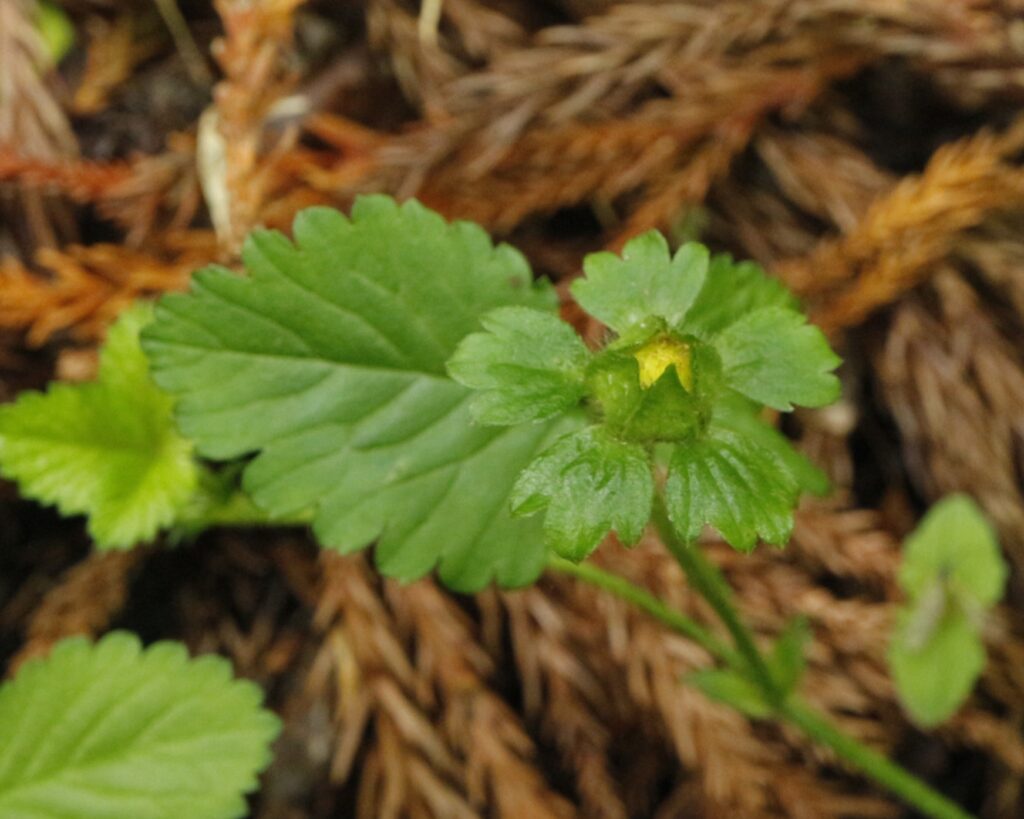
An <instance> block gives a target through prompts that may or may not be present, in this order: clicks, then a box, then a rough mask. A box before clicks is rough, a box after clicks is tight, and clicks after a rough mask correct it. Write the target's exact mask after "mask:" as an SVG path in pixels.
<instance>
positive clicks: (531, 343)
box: [448, 307, 590, 425]
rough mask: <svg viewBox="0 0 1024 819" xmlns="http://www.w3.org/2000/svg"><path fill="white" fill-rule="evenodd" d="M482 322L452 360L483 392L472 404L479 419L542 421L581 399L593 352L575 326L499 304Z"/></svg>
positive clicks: (454, 372) (463, 379)
mask: <svg viewBox="0 0 1024 819" xmlns="http://www.w3.org/2000/svg"><path fill="white" fill-rule="evenodd" d="M482 323H483V326H484V330H485V331H486V332H483V333H473V334H471V335H469V336H466V338H464V339H463V340H462V342H461V343H460V344H459V346H458V348H457V349H456V350H455V355H453V356H452V358H451V359H450V360H449V361H448V372H449V373H450V374H451V376H452V378H454V379H455V380H456V381H458V382H459V383H460V384H463V385H465V386H467V387H470V388H471V389H474V390H478V391H479V392H478V393H477V395H476V397H475V398H474V399H473V401H472V403H471V404H470V405H469V409H470V412H471V413H472V414H473V417H474V418H475V419H476V420H477V421H479V422H480V423H483V424H496V425H511V424H519V423H522V422H524V421H540V420H544V419H545V418H550V417H551V416H553V415H557V414H559V413H561V412H564V411H565V410H567V409H569V408H570V407H573V406H575V405H576V404H578V403H579V401H580V399H581V398H582V397H583V393H584V373H585V370H586V366H587V362H588V361H589V360H590V353H589V352H588V351H587V348H586V346H584V344H583V342H582V341H581V340H580V337H579V336H578V335H577V334H576V331H575V330H573V328H572V327H570V326H569V325H568V324H566V323H565V322H564V321H562V320H560V319H559V318H558V317H557V316H554V315H552V314H551V313H542V312H540V311H539V310H531V309H529V308H526V307H499V308H498V309H497V310H493V311H491V312H490V313H488V314H487V315H486V316H484V317H483V321H482Z"/></svg>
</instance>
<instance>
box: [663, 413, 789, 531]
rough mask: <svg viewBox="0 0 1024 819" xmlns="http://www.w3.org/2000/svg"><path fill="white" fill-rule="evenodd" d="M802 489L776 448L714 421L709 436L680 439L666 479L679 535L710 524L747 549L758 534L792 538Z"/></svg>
mask: <svg viewBox="0 0 1024 819" xmlns="http://www.w3.org/2000/svg"><path fill="white" fill-rule="evenodd" d="M799 494H800V488H799V486H798V485H797V483H796V481H795V480H794V478H793V476H792V474H791V473H790V471H789V470H788V469H787V468H786V467H785V466H784V465H783V464H782V463H780V462H779V461H778V459H777V458H776V457H775V455H774V454H773V453H772V452H771V451H769V450H767V449H764V448H762V447H760V446H758V445H757V443H756V442H755V441H754V440H752V439H750V438H748V437H746V436H744V435H738V434H736V433H735V432H733V431H732V430H730V429H726V428H722V427H715V426H712V427H711V428H710V429H709V430H708V433H707V435H706V437H704V438H701V439H698V440H697V441H695V442H693V443H691V444H677V445H676V448H675V452H673V454H672V458H671V461H670V462H669V474H668V480H667V481H666V483H665V503H666V506H667V508H668V513H669V517H670V518H671V520H672V524H673V525H674V526H675V528H676V531H677V532H678V533H679V535H680V537H682V538H683V539H684V540H694V539H696V538H697V537H698V536H699V535H700V532H701V529H702V528H703V527H704V525H705V524H709V525H711V526H714V527H715V528H716V529H717V530H718V531H719V532H720V533H721V535H722V537H723V538H725V540H726V541H727V542H728V543H730V544H731V545H732V546H734V547H736V548H737V549H742V550H744V551H749V550H750V549H753V548H754V546H755V545H756V544H757V541H758V538H760V539H762V540H764V541H766V542H767V543H773V544H776V545H783V544H785V543H786V542H787V541H788V540H789V537H790V535H791V534H792V531H793V507H794V506H795V505H796V500H797V497H798V496H799Z"/></svg>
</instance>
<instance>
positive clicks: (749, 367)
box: [714, 307, 840, 412]
mask: <svg viewBox="0 0 1024 819" xmlns="http://www.w3.org/2000/svg"><path fill="white" fill-rule="evenodd" d="M714 345H715V349H716V350H717V351H718V354H719V355H720V356H721V358H722V365H723V368H724V371H725V381H726V383H727V384H728V385H729V386H730V387H732V388H733V389H734V390H736V391H737V392H739V393H742V394H743V395H745V396H747V397H748V398H752V399H753V400H755V401H759V402H761V403H762V404H767V405H768V406H770V407H773V408H775V409H777V410H783V411H786V412H788V411H789V410H792V409H793V404H801V405H803V406H805V407H820V406H823V405H825V404H830V403H832V402H833V401H835V400H836V399H837V398H838V397H839V392H840V387H839V379H838V378H836V377H835V375H833V374H832V370H834V369H835V368H836V367H838V366H839V363H840V359H839V356H837V355H836V354H835V353H833V352H832V349H831V348H830V347H829V346H828V341H827V339H826V338H825V336H824V334H823V333H822V332H821V330H819V329H818V328H817V327H815V326H814V325H813V324H808V323H807V319H806V318H805V317H804V316H803V315H802V314H801V313H798V312H797V311H795V310H789V309H786V308H781V307H764V308H761V309H759V310H755V311H753V312H752V313H748V314H747V315H746V316H744V317H743V318H741V319H739V320H738V321H735V322H734V323H732V324H730V325H729V326H728V327H727V328H726V329H725V330H723V331H722V332H721V333H719V334H718V336H717V337H716V338H715V340H714Z"/></svg>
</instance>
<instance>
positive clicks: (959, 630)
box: [889, 495, 1007, 727]
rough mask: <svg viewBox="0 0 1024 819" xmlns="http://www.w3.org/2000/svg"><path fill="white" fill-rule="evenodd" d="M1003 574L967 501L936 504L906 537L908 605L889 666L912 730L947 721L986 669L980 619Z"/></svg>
mask: <svg viewBox="0 0 1024 819" xmlns="http://www.w3.org/2000/svg"><path fill="white" fill-rule="evenodd" d="M1006 576H1007V568H1006V563H1005V561H1004V560H1003V557H1002V555H1001V553H1000V551H999V543H998V541H997V539H996V535H995V532H994V530H993V529H992V526H991V525H990V524H989V523H988V521H987V520H986V519H985V517H984V515H982V513H981V511H980V510H979V509H978V507H977V506H976V505H975V504H974V502H973V501H972V500H971V499H970V498H968V497H966V496H965V495H952V496H950V497H948V498H944V499H943V500H942V501H940V502H939V503H937V504H935V506H933V507H932V508H931V509H930V510H929V512H928V514H927V515H925V517H924V520H923V521H922V522H921V524H920V525H919V526H918V527H917V529H916V530H914V532H913V533H912V534H911V535H910V537H909V538H907V541H906V543H905V545H904V550H903V565H902V567H901V568H900V584H901V585H902V586H903V590H904V592H906V594H907V598H908V601H907V603H906V605H905V606H904V607H903V609H902V611H901V612H900V614H899V617H898V622H897V627H896V631H895V633H894V634H893V637H892V642H891V643H890V647H889V667H890V669H891V671H892V675H893V681H894V682H895V683H896V690H897V691H898V692H899V695H900V699H901V700H902V701H903V703H904V705H905V706H906V708H907V710H908V711H909V712H910V714H911V716H912V717H913V718H914V720H915V721H916V722H917V723H918V724H920V725H922V726H924V727H931V726H934V725H937V724H939V723H941V722H943V721H945V720H946V719H948V718H949V717H950V716H952V715H953V713H954V712H955V711H956V710H957V709H958V708H959V707H960V705H961V704H962V703H963V701H964V700H965V699H966V698H967V696H968V695H969V694H970V693H971V690H972V689H973V688H974V683H975V681H976V680H977V678H978V675H979V674H981V672H982V669H983V668H984V665H985V647H984V644H983V643H982V642H981V639H980V637H979V633H978V632H979V630H980V628H981V625H982V624H981V622H980V621H981V618H983V617H984V614H985V612H986V610H987V609H988V608H990V607H991V606H993V605H995V603H997V602H998V600H999V598H1000V597H1002V594H1003V587H1004V586H1005V584H1006Z"/></svg>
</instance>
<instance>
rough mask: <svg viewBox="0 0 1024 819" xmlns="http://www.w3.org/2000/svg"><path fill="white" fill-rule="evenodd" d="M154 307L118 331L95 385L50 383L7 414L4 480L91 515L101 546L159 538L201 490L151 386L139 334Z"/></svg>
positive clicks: (1, 449)
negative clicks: (198, 490) (191, 497)
mask: <svg viewBox="0 0 1024 819" xmlns="http://www.w3.org/2000/svg"><path fill="white" fill-rule="evenodd" d="M151 316H152V308H151V307H149V306H147V305H140V306H137V307H135V308H133V309H131V310H129V311H127V312H125V313H124V314H122V316H121V317H120V318H119V319H118V321H117V323H116V324H115V325H114V326H113V327H111V329H110V333H109V335H108V338H107V342H106V345H105V346H104V348H103V351H102V354H101V358H100V371H99V376H98V379H97V380H96V381H95V382H92V383H87V384H53V385H51V386H50V388H49V390H48V391H47V392H46V393H35V392H25V393H22V394H21V395H19V396H18V399H17V400H16V401H15V402H14V403H13V404H9V405H7V406H4V407H0V473H2V474H3V475H4V476H5V477H7V478H10V479H12V480H15V481H17V483H18V486H19V488H20V490H21V493H22V494H23V495H25V496H26V497H29V498H34V499H36V500H39V501H41V502H43V503H47V504H54V505H56V506H57V508H58V509H59V510H60V511H61V513H62V514H65V515H78V514H84V515H87V516H88V528H89V533H90V534H91V535H92V537H93V539H94V540H95V541H96V545H97V546H98V547H99V548H125V547H129V546H133V545H135V544H136V543H140V542H143V541H147V540H150V539H152V538H153V537H154V536H155V535H156V533H157V532H158V531H159V530H160V529H161V528H163V527H165V526H168V525H170V524H171V523H173V522H174V521H175V519H176V517H177V514H178V512H179V511H180V510H181V508H182V507H183V506H184V505H185V504H186V503H187V501H188V499H189V497H190V496H191V494H192V492H193V490H194V489H195V486H196V482H197V476H198V466H197V465H196V462H195V461H194V459H193V457H192V445H191V444H190V443H189V442H188V441H187V440H186V439H184V438H183V437H182V436H181V435H179V434H178V432H177V431H176V429H175V426H174V422H173V419H172V416H171V408H172V403H173V402H172V399H171V398H170V397H169V396H168V395H166V394H164V393H163V392H162V391H161V390H160V389H158V388H157V387H156V385H155V384H154V383H153V382H152V381H151V379H150V376H149V373H148V365H147V362H146V357H145V355H144V354H143V352H142V349H141V348H140V346H139V340H138V339H139V331H140V329H141V327H142V326H144V325H145V324H146V323H147V322H148V321H149V320H150V319H151Z"/></svg>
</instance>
